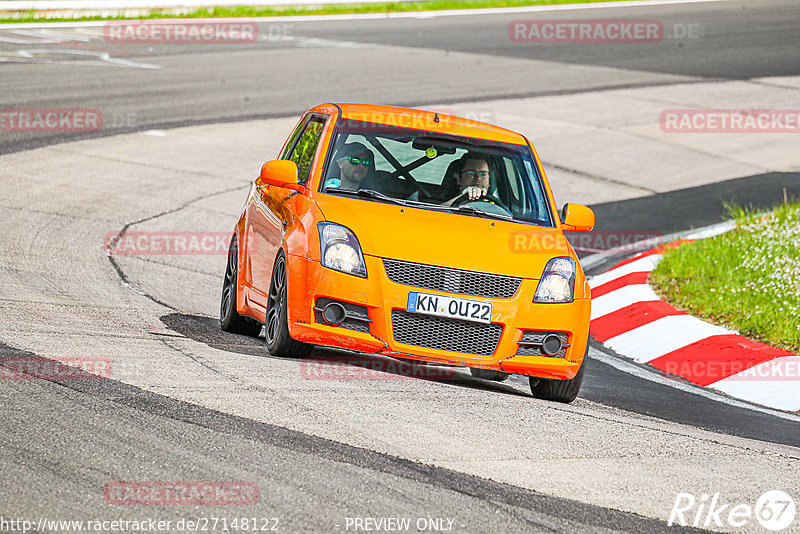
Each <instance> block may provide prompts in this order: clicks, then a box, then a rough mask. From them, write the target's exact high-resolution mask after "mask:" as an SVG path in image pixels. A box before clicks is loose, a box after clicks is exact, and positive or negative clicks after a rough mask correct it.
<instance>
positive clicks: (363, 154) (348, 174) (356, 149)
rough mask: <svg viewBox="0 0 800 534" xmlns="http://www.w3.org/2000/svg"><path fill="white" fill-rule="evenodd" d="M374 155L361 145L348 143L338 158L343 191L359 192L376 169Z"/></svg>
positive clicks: (337, 162)
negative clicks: (365, 180)
mask: <svg viewBox="0 0 800 534" xmlns="http://www.w3.org/2000/svg"><path fill="white" fill-rule="evenodd" d="M374 161H375V159H374V154H373V153H372V151H371V150H370V149H368V148H367V147H365V146H364V145H362V144H361V143H348V144H346V145H344V146H343V147H342V150H341V152H340V153H339V154H338V155H337V157H336V164H337V165H338V166H339V170H340V176H341V180H342V185H341V188H342V189H349V190H352V191H356V190H358V188H359V187H361V183H362V182H363V181H364V179H365V178H366V177H367V175H368V174H370V171H371V170H372V169H374V168H375V167H374V165H373V162H374Z"/></svg>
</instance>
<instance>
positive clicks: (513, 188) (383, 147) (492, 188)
mask: <svg viewBox="0 0 800 534" xmlns="http://www.w3.org/2000/svg"><path fill="white" fill-rule="evenodd" d="M333 147H334V148H333V152H332V155H331V157H330V158H329V159H328V163H327V168H326V169H325V173H324V174H323V179H322V182H321V184H320V191H323V192H326V193H331V194H341V195H353V196H358V197H361V198H364V199H370V200H373V201H378V202H391V203H398V204H406V205H410V206H414V207H419V208H425V209H437V210H446V211H452V212H453V213H463V214H468V215H473V216H484V217H492V218H498V219H507V220H512V219H513V220H516V221H520V222H527V223H532V224H536V225H540V226H551V227H552V226H553V218H552V216H551V212H550V208H549V203H548V200H547V196H546V195H545V194H544V188H543V186H542V181H541V179H540V177H539V175H538V173H537V171H536V167H535V165H534V163H533V161H532V159H531V153H530V150H529V148H528V147H527V146H521V145H513V144H505V143H496V142H491V141H486V140H482V139H474V138H467V137H460V136H455V135H448V134H447V133H443V132H442V131H437V132H430V131H424V130H416V129H409V128H400V127H397V126H390V125H383V124H372V123H365V122H361V121H354V120H349V119H342V120H341V121H340V122H339V124H338V126H337V130H336V138H335V139H334V143H333Z"/></svg>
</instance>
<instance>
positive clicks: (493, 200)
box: [451, 193, 511, 215]
mask: <svg viewBox="0 0 800 534" xmlns="http://www.w3.org/2000/svg"><path fill="white" fill-rule="evenodd" d="M471 202H486V203H487V204H494V205H495V206H497V207H498V208H502V209H504V210H505V211H507V212H508V214H509V215H511V210H510V209H508V207H507V206H506V205H505V204H503V201H502V200H500V199H499V198H497V197H496V196H494V195H492V194H490V193H486V194H485V195H483V196H482V197H479V198H476V199H474V200H471V199H470V198H469V196H468V195H467V194H466V193H462V194H461V195H459V196H458V197H456V199H455V200H453V203H452V204H451V206H453V207H455V208H457V207H458V206H463V205H464V204H469V203H471Z"/></svg>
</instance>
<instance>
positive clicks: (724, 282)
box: [650, 201, 800, 352]
mask: <svg viewBox="0 0 800 534" xmlns="http://www.w3.org/2000/svg"><path fill="white" fill-rule="evenodd" d="M729 211H730V213H731V216H732V218H733V219H735V220H736V222H737V228H736V229H735V230H733V231H731V232H728V233H725V234H722V235H720V236H717V237H713V238H710V239H704V240H700V241H695V242H694V243H691V244H687V245H683V246H680V247H678V248H675V249H673V250H670V251H669V252H667V253H666V254H665V255H664V257H663V258H662V259H661V261H660V262H659V263H658V265H657V266H656V269H655V270H654V271H653V273H652V274H651V276H650V282H651V284H652V285H653V286H654V288H655V290H656V292H657V293H658V294H659V295H660V296H661V297H662V298H664V300H666V301H668V302H670V303H671V304H673V305H674V306H676V307H678V308H680V309H683V310H685V311H687V312H690V313H691V314H693V315H696V316H698V317H702V318H703V319H706V320H708V321H710V322H713V323H716V324H719V325H723V326H726V327H728V328H731V329H734V330H738V331H739V333H741V334H742V335H744V336H747V337H750V338H753V339H756V340H758V341H762V342H764V343H767V344H769V345H773V346H777V347H782V348H784V349H787V350H790V351H793V352H797V351H800V202H797V201H793V202H790V203H786V204H781V205H780V206H778V207H776V208H775V209H774V210H772V211H769V212H762V213H758V212H755V211H753V210H751V209H746V208H741V207H735V206H734V207H729Z"/></svg>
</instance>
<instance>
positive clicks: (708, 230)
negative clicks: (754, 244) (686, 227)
mask: <svg viewBox="0 0 800 534" xmlns="http://www.w3.org/2000/svg"><path fill="white" fill-rule="evenodd" d="M735 229H736V221H725V222H723V223H719V224H714V225H712V226H706V227H705V228H698V229H697V230H694V231H692V232H690V233H688V234H686V235H685V236H684V239H707V238H709V237H714V236H718V235H721V234H724V233H725V232H730V231H731V230H735Z"/></svg>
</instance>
